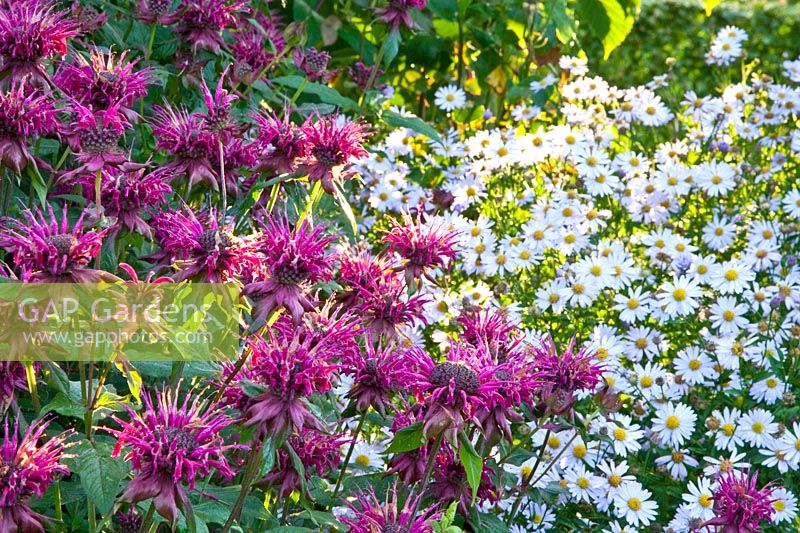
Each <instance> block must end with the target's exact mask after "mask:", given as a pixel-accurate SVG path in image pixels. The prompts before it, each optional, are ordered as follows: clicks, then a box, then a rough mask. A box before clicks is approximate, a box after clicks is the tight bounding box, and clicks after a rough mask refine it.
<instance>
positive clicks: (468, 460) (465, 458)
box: [458, 433, 483, 502]
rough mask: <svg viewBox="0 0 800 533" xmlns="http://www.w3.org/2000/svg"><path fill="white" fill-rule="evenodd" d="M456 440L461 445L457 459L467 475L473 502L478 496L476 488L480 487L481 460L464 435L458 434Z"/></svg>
mask: <svg viewBox="0 0 800 533" xmlns="http://www.w3.org/2000/svg"><path fill="white" fill-rule="evenodd" d="M458 440H459V441H460V443H461V447H460V448H459V450H458V458H459V460H460V461H461V465H462V466H463V467H464V471H465V472H466V473H467V481H468V482H469V486H470V487H471V488H472V501H473V502H474V501H475V498H476V497H477V496H478V487H480V485H481V474H483V458H482V457H481V456H480V455H478V452H476V451H475V447H473V446H472V443H471V442H470V441H469V438H468V437H467V435H466V434H464V433H460V434H459V435H458Z"/></svg>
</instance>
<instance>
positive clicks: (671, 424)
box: [664, 415, 681, 429]
mask: <svg viewBox="0 0 800 533" xmlns="http://www.w3.org/2000/svg"><path fill="white" fill-rule="evenodd" d="M664 425H665V426H667V429H678V426H680V425H681V420H680V418H678V417H677V416H675V415H669V416H668V417H667V420H666V421H665V422H664Z"/></svg>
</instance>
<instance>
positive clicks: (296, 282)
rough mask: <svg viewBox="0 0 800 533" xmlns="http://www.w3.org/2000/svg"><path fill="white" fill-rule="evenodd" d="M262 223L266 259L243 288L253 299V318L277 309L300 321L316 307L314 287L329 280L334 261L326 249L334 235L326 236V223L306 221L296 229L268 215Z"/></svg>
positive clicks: (262, 317)
mask: <svg viewBox="0 0 800 533" xmlns="http://www.w3.org/2000/svg"><path fill="white" fill-rule="evenodd" d="M260 225H261V235H260V239H259V240H260V247H261V252H262V254H263V255H264V257H265V261H264V262H263V263H262V268H260V269H259V270H258V271H257V274H256V279H254V280H253V281H252V282H250V283H248V284H247V285H246V286H245V290H244V294H246V295H248V296H249V297H250V298H251V300H253V311H252V313H251V315H252V317H253V321H254V322H255V323H263V322H266V320H267V319H268V318H269V315H270V314H271V313H272V312H273V311H274V310H275V309H286V310H287V311H289V312H290V313H291V315H292V317H293V318H294V320H295V321H298V320H300V317H302V316H303V313H304V312H305V311H308V310H311V309H313V308H314V305H315V302H314V298H313V295H312V294H311V286H312V285H313V284H314V283H317V282H319V281H324V280H328V279H330V273H331V260H330V258H329V257H328V256H326V253H325V251H326V248H327V247H328V245H329V244H330V243H331V242H332V241H333V240H334V238H335V237H334V236H332V235H324V231H325V227H324V226H316V227H314V228H312V227H311V225H310V224H309V223H308V221H306V220H304V221H303V223H302V224H301V225H300V227H298V228H294V227H293V224H290V223H289V220H288V219H287V218H286V217H285V216H281V215H279V216H277V217H273V216H269V217H267V218H266V219H264V220H262V221H260ZM264 278H266V279H264Z"/></svg>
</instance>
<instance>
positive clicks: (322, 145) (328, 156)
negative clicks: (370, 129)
mask: <svg viewBox="0 0 800 533" xmlns="http://www.w3.org/2000/svg"><path fill="white" fill-rule="evenodd" d="M303 134H304V136H305V138H306V141H307V143H308V146H309V148H308V155H307V156H305V157H304V158H303V159H302V160H301V161H300V164H301V167H302V169H303V171H304V172H306V173H307V174H308V181H311V182H315V181H321V182H322V188H323V189H324V190H325V191H326V192H327V193H329V194H333V193H334V187H335V184H337V183H339V184H340V183H342V182H344V181H346V180H349V179H351V178H352V177H353V176H354V175H355V172H354V171H352V170H348V167H349V166H350V164H351V163H352V162H353V161H354V160H355V159H357V158H359V157H362V156H365V155H367V151H366V150H364V147H363V146H361V143H362V142H363V141H364V138H365V136H366V134H365V132H364V127H363V126H362V124H361V123H359V122H353V121H350V120H344V121H340V120H339V117H338V116H326V117H322V116H319V115H317V117H316V120H309V121H307V122H306V123H305V124H304V125H303Z"/></svg>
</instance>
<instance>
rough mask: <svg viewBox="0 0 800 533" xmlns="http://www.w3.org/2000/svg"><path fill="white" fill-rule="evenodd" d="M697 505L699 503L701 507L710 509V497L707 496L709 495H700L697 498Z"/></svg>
mask: <svg viewBox="0 0 800 533" xmlns="http://www.w3.org/2000/svg"><path fill="white" fill-rule="evenodd" d="M697 503H699V504H700V505H701V506H703V507H705V508H708V507H711V503H712V500H711V495H709V494H701V495H700V497H699V498H697Z"/></svg>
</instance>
